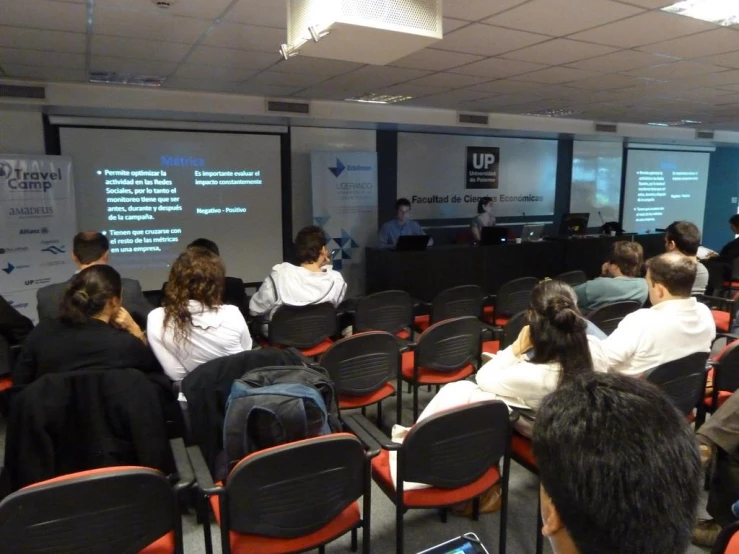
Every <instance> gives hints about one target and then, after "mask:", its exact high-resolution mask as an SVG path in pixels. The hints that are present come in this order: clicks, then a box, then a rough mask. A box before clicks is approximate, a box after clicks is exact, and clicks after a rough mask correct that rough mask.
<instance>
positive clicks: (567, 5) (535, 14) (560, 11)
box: [485, 0, 643, 37]
mask: <svg viewBox="0 0 739 554" xmlns="http://www.w3.org/2000/svg"><path fill="white" fill-rule="evenodd" d="M642 12H643V10H641V9H640V8H634V7H630V6H626V5H624V4H618V3H616V2H611V1H610V0H532V1H531V2H527V3H526V4H523V5H522V6H519V7H517V8H514V9H512V10H508V11H507V12H504V13H502V14H499V15H496V16H494V17H491V18H489V19H486V20H485V23H489V24H491V25H499V26H500V27H507V28H510V29H520V30H522V31H529V32H531V33H541V34H545V35H551V36H556V37H559V36H564V35H569V34H571V33H576V32H578V31H582V30H584V29H590V28H591V27H595V26H596V25H603V24H604V23H610V22H611V21H617V20H619V19H623V18H625V17H629V16H632V15H636V14H638V13H642Z"/></svg>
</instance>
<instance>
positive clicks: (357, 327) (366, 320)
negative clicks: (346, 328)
mask: <svg viewBox="0 0 739 554" xmlns="http://www.w3.org/2000/svg"><path fill="white" fill-rule="evenodd" d="M412 322H413V300H411V297H410V295H409V294H408V293H407V292H405V291H402V290H386V291H383V292H376V293H374V294H370V295H368V296H364V297H362V298H360V299H358V300H357V309H356V312H355V314H354V332H355V333H362V332H364V331H387V332H388V333H392V334H395V333H398V332H400V331H402V330H403V329H405V328H406V327H410V326H411V323H412Z"/></svg>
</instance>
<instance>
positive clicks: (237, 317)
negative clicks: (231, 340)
mask: <svg viewBox="0 0 739 554" xmlns="http://www.w3.org/2000/svg"><path fill="white" fill-rule="evenodd" d="M231 317H232V318H233V325H234V328H235V329H236V330H237V331H238V332H239V333H240V339H241V348H243V349H244V350H251V347H252V338H251V333H249V326H248V325H247V324H246V320H245V319H244V316H243V315H241V312H240V311H239V310H238V309H236V310H234V312H233V314H232V315H231Z"/></svg>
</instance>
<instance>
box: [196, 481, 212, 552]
mask: <svg viewBox="0 0 739 554" xmlns="http://www.w3.org/2000/svg"><path fill="white" fill-rule="evenodd" d="M195 509H196V510H197V513H198V519H200V521H201V523H202V524H203V540H204V541H205V554H213V537H212V536H211V532H210V517H208V499H207V498H205V496H203V495H202V494H199V495H198V499H197V502H196V508H195Z"/></svg>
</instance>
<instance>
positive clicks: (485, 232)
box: [480, 226, 508, 246]
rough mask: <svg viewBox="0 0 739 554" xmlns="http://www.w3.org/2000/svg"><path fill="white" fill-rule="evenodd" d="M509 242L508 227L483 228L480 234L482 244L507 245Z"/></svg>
mask: <svg viewBox="0 0 739 554" xmlns="http://www.w3.org/2000/svg"><path fill="white" fill-rule="evenodd" d="M507 241H508V227H498V226H495V227H483V228H482V232H481V233H480V244H482V245H484V246H490V245H492V244H505V243H506V242H507Z"/></svg>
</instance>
